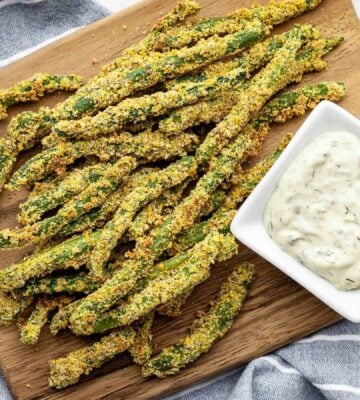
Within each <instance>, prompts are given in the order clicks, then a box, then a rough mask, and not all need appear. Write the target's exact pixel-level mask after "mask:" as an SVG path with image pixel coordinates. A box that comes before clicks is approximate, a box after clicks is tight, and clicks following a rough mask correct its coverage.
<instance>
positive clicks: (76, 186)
mask: <svg viewBox="0 0 360 400" xmlns="http://www.w3.org/2000/svg"><path fill="white" fill-rule="evenodd" d="M107 167H108V166H107V164H98V165H90V166H88V167H85V168H79V169H76V170H74V171H72V172H70V173H69V174H68V175H67V176H66V177H65V178H64V180H62V181H60V182H59V184H58V185H56V186H55V187H54V188H52V189H50V190H47V191H44V192H43V193H41V194H39V195H38V196H32V197H31V198H29V199H28V200H27V201H26V202H25V203H23V204H21V205H20V214H19V216H18V218H17V219H18V222H19V223H21V224H23V225H28V224H33V223H34V222H36V221H38V220H39V219H40V218H41V216H42V215H43V214H44V213H46V212H47V211H49V210H52V209H54V208H56V207H57V206H59V205H62V204H64V203H65V202H66V201H67V200H70V199H71V198H72V197H74V196H75V195H77V194H78V193H80V192H81V191H82V190H84V188H85V187H87V186H89V185H90V184H91V183H94V182H96V181H98V180H99V179H100V178H101V177H102V176H103V174H104V173H105V171H106V169H107Z"/></svg>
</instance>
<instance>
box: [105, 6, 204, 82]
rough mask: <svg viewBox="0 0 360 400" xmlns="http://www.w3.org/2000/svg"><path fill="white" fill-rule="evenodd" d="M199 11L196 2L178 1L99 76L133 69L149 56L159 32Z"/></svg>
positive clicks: (106, 66)
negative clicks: (142, 37) (139, 39)
mask: <svg viewBox="0 0 360 400" xmlns="http://www.w3.org/2000/svg"><path fill="white" fill-rule="evenodd" d="M199 10H200V6H199V4H198V3H197V2H196V1H192V0H181V1H179V3H178V4H177V5H176V6H175V7H174V8H173V9H172V10H170V11H169V12H168V13H167V14H166V15H165V16H164V17H163V18H160V19H159V20H158V21H157V22H156V24H155V25H154V26H153V28H152V29H151V31H150V33H149V34H148V35H147V36H146V37H145V38H144V39H142V40H141V41H140V42H139V43H137V44H135V45H134V46H131V47H129V48H127V49H125V50H124V52H123V54H122V55H121V56H120V57H119V58H117V59H116V60H115V61H114V62H112V63H110V64H107V65H105V66H104V67H102V68H101V73H100V75H106V74H108V73H109V72H111V71H114V70H115V69H117V70H119V69H123V70H125V68H134V67H135V66H139V65H141V63H142V62H143V60H144V57H145V56H151V52H152V51H153V47H154V44H155V43H156V41H157V37H158V35H159V33H160V32H166V31H167V30H168V29H169V28H171V27H173V26H176V25H178V24H181V23H182V22H183V21H185V19H186V18H187V17H189V16H191V15H194V14H196V13H197V12H198V11H199Z"/></svg>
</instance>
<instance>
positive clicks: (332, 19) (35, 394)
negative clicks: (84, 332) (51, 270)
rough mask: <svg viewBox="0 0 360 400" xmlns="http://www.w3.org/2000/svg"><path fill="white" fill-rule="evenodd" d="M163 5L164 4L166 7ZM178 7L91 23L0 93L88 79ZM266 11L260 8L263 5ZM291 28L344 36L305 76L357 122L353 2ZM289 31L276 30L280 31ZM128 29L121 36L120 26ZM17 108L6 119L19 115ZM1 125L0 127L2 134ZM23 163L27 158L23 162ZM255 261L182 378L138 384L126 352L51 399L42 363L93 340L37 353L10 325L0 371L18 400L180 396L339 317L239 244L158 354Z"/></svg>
mask: <svg viewBox="0 0 360 400" xmlns="http://www.w3.org/2000/svg"><path fill="white" fill-rule="evenodd" d="M165 3H166V4H165ZM174 3H175V1H173V0H171V1H166V2H164V1H162V0H148V1H146V2H144V3H141V4H139V5H137V6H135V7H134V8H131V9H128V10H126V11H124V12H122V13H120V14H117V15H114V16H111V17H109V18H107V19H104V20H102V21H100V22H97V23H95V24H93V25H91V26H89V27H87V28H85V29H82V30H81V31H78V32H76V33H74V34H72V35H70V36H68V37H66V38H64V39H61V40H60V41H58V42H56V43H54V44H51V45H50V46H48V47H46V48H44V49H42V50H40V51H38V52H37V53H35V54H32V55H30V56H28V57H26V58H25V59H23V60H21V61H19V62H17V63H15V64H12V65H11V66H9V67H7V68H4V69H2V70H0V87H6V86H8V85H10V84H13V83H15V82H17V81H18V80H21V79H24V78H27V77H29V76H30V75H32V74H33V73H35V72H39V71H43V72H50V73H51V72H52V73H70V72H75V73H78V74H80V75H82V76H84V77H85V78H89V77H91V76H92V75H94V74H95V73H96V71H97V70H98V68H99V66H100V65H101V64H105V63H107V62H109V61H110V60H112V59H113V58H114V57H115V56H118V55H119V54H120V53H121V50H122V49H123V48H124V47H127V46H129V45H130V44H132V43H134V42H135V41H137V40H139V39H140V38H141V37H143V35H144V31H146V30H148V29H149V26H150V25H151V24H153V23H154V21H155V20H156V19H157V18H158V17H159V16H160V15H161V14H164V13H165V12H166V11H167V10H168V9H170V7H172V6H173V5H174ZM253 3H254V1H251V0H242V1H240V2H239V1H238V0H225V1H222V2H219V1H218V0H201V4H202V6H203V11H202V14H203V15H207V16H211V15H219V14H225V13H227V12H229V11H232V10H234V9H235V8H236V7H239V6H250V5H252V4H253ZM260 3H266V0H262V1H260ZM296 22H309V23H314V24H317V25H318V26H319V27H320V28H321V30H322V32H323V33H324V34H326V35H343V36H344V37H345V38H346V41H345V43H344V44H343V45H342V46H341V47H340V48H339V49H337V50H336V51H334V52H333V53H332V54H331V55H330V56H328V58H327V59H328V61H329V65H330V66H329V69H328V70H327V71H324V72H322V73H321V74H317V75H311V76H308V77H306V78H305V81H306V82H307V83H309V82H313V81H320V80H330V79H336V80H341V81H344V82H346V84H347V85H348V88H349V93H348V95H347V97H346V98H345V99H344V100H343V101H342V103H341V104H342V105H343V106H344V107H345V108H346V109H348V110H349V111H351V112H353V113H354V114H355V115H357V116H360V94H359V93H360V68H359V65H360V26H359V21H358V20H357V18H356V16H355V13H354V10H353V8H352V4H351V1H350V0H341V1H335V0H324V2H323V4H322V5H321V6H320V7H319V8H317V9H316V10H315V11H313V12H311V13H308V14H306V15H304V16H302V17H301V18H298V19H297V20H296ZM292 24H293V21H291V22H290V23H288V24H285V25H283V26H281V28H280V29H281V30H284V29H287V28H289V27H290V26H291V25H292ZM124 25H126V26H127V28H126V29H124V28H123V26H124ZM62 98H63V95H54V96H51V97H47V98H46V99H45V100H43V101H42V102H41V103H40V104H39V103H38V104H37V105H30V106H27V109H31V110H34V109H36V108H37V107H38V106H39V105H44V104H47V105H51V104H54V103H55V102H57V101H59V100H61V99H62ZM24 108H25V107H22V108H20V107H19V108H15V109H14V110H13V111H12V112H11V115H14V114H15V113H16V112H19V111H21V110H23V109H24ZM302 122H303V118H301V119H297V120H294V121H292V122H290V123H289V124H287V125H286V126H277V127H274V129H273V132H272V134H271V136H270V137H269V138H268V140H267V141H266V144H265V146H264V150H263V152H262V154H261V155H260V156H264V155H265V154H268V153H269V152H270V151H271V150H272V149H274V148H275V147H276V144H277V142H278V139H279V137H280V136H281V135H283V134H285V133H287V132H294V131H296V129H297V128H298V127H299V126H300V124H301V123H302ZM5 129H6V122H3V123H1V124H0V131H1V132H3V133H4V132H5ZM28 156H29V155H25V156H24V157H23V159H24V158H26V157H28ZM25 196H26V192H25V191H23V192H20V193H16V194H9V193H7V192H3V193H1V195H0V228H4V227H8V226H14V225H15V216H16V213H17V209H18V204H19V202H20V201H22V200H23V199H24V197H25ZM23 254H24V251H12V252H6V251H4V252H2V253H1V261H0V262H1V265H2V266H5V265H7V264H8V263H10V262H12V261H15V260H19V259H20V258H21V256H22V255H23ZM244 260H248V261H253V262H254V263H255V264H256V266H257V280H256V283H255V284H254V286H253V288H252V290H251V293H250V296H249V299H248V301H247V302H246V305H245V307H244V310H243V312H242V313H241V315H240V316H239V318H238V319H237V321H236V323H235V324H234V326H233V328H232V329H231V331H230V332H229V334H228V335H226V337H225V338H224V339H223V340H221V341H220V342H218V343H217V344H216V345H215V346H214V347H213V348H212V350H211V351H210V352H209V353H208V354H206V355H204V356H203V357H201V358H200V359H199V360H198V361H197V362H195V363H194V364H193V365H191V366H190V367H188V368H186V369H185V370H184V371H182V372H181V373H180V374H178V375H176V376H174V377H171V378H167V379H165V380H159V379H156V378H150V379H144V378H142V377H141V375H140V370H139V368H138V367H137V366H135V365H133V364H131V362H130V358H129V356H128V355H127V354H124V355H120V356H119V357H118V358H117V359H115V360H113V361H111V362H109V363H108V364H106V366H104V367H103V368H101V369H99V370H98V371H96V372H95V373H94V374H92V375H91V376H90V377H87V378H85V379H83V380H82V381H81V383H80V384H79V385H77V386H74V387H71V388H68V389H66V390H63V391H60V392H59V391H55V390H52V389H49V388H48V385H47V374H48V369H47V362H48V359H49V358H52V357H59V356H62V355H64V354H66V353H67V352H69V351H70V350H73V349H75V348H78V347H79V346H83V345H85V344H86V343H89V341H90V340H89V339H78V338H74V337H73V336H71V335H70V334H68V333H63V334H61V335H59V336H58V337H56V338H53V337H51V336H50V334H49V333H48V332H47V331H46V332H44V334H43V335H42V337H41V341H40V343H39V344H38V345H36V346H34V347H27V346H25V345H22V344H20V343H19V340H18V332H17V329H16V327H14V326H11V327H6V328H1V329H0V365H1V369H2V371H3V373H4V375H5V378H6V380H7V382H8V384H9V387H10V389H11V391H12V393H13V395H14V397H15V398H16V399H19V400H29V399H42V400H44V399H54V400H55V399H67V400H71V399H74V400H75V399H76V400H89V399H91V400H96V399H117V400H121V399H132V400H140V399H155V398H157V397H160V396H163V395H165V394H168V393H171V392H175V391H178V390H180V389H184V388H185V387H188V386H190V385H193V384H195V383H199V382H201V381H205V380H207V379H209V378H211V377H214V376H215V375H218V374H221V373H224V372H226V371H229V370H230V369H232V368H234V367H236V366H238V365H240V364H242V363H245V362H247V361H249V360H251V359H253V358H255V357H258V356H261V355H263V354H265V353H268V352H270V351H272V350H274V349H276V348H279V347H280V346H283V345H285V344H287V343H290V342H292V341H294V340H296V339H299V338H301V337H303V336H306V335H308V334H310V333H312V332H314V331H316V330H318V329H320V328H322V327H324V326H327V325H330V324H332V323H334V322H336V321H338V320H339V319H340V317H339V316H338V315H337V314H335V313H334V312H333V311H331V310H330V309H329V308H328V307H326V306H325V305H324V304H322V303H321V302H320V301H319V300H317V299H316V298H315V297H313V296H312V295H310V294H309V293H308V292H307V291H306V290H304V289H302V288H301V287H300V286H298V285H297V284H296V283H294V282H293V281H291V280H290V279H289V278H287V277H286V276H285V275H283V274H282V273H281V272H279V271H278V270H277V269H276V268H274V267H273V266H271V265H270V264H268V263H267V262H265V261H264V260H263V259H261V258H260V257H258V256H257V255H255V254H254V253H252V252H251V251H249V250H247V249H246V248H244V247H243V246H240V253H239V256H238V257H236V258H234V259H233V260H231V261H229V262H227V263H225V264H221V265H218V266H216V267H214V270H213V271H214V273H213V275H212V277H211V279H210V280H209V281H207V282H206V283H204V284H203V285H201V286H199V287H198V288H197V289H196V291H195V293H194V294H193V296H192V297H191V299H190V301H189V303H188V304H187V305H186V307H185V308H184V313H183V316H182V317H181V318H178V319H176V320H170V319H164V318H163V319H160V320H158V321H157V322H156V324H155V327H154V329H153V334H154V342H155V350H158V349H160V348H161V347H162V346H164V345H169V344H172V343H174V342H175V341H176V340H177V339H178V338H179V337H180V336H181V335H182V334H184V332H185V331H186V327H187V326H188V325H189V323H190V322H191V320H192V319H193V317H194V312H195V311H196V310H198V309H204V308H205V306H206V304H207V302H208V299H209V298H212V297H213V296H214V295H215V293H216V291H217V289H218V287H219V285H220V283H221V281H222V279H223V278H224V277H225V276H226V275H227V274H228V273H229V271H230V270H231V269H232V267H233V266H234V265H235V264H237V263H238V262H240V261H244Z"/></svg>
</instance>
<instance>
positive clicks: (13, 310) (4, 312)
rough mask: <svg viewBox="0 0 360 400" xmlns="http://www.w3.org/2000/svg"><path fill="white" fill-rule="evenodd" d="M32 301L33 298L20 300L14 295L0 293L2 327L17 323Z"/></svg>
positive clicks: (0, 321)
mask: <svg viewBox="0 0 360 400" xmlns="http://www.w3.org/2000/svg"><path fill="white" fill-rule="evenodd" d="M32 301H33V297H32V296H29V297H21V298H19V299H18V298H16V297H15V296H14V295H13V294H12V293H4V292H3V291H0V325H8V324H9V323H11V322H13V321H15V320H16V319H17V318H18V317H19V316H20V315H21V313H22V312H23V311H24V310H25V308H26V307H28V306H29V305H30V304H31V303H32Z"/></svg>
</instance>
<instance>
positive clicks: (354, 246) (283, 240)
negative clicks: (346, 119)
mask: <svg viewBox="0 0 360 400" xmlns="http://www.w3.org/2000/svg"><path fill="white" fill-rule="evenodd" d="M264 221H265V226H266V229H267V231H268V233H269V235H270V236H271V237H272V239H273V240H274V241H275V242H276V243H277V244H278V245H279V246H280V247H281V248H282V249H283V250H285V251H286V252H287V253H288V254H290V255H292V256H293V257H295V258H296V259H297V260H299V261H300V262H301V263H302V264H304V265H305V266H306V267H308V268H310V269H312V270H313V271H314V272H316V273H317V274H318V275H320V276H322V277H323V278H325V279H327V280H329V281H330V282H331V283H333V284H334V285H335V286H336V287H338V288H340V289H346V290H349V289H354V288H359V287H360V140H359V139H358V138H357V137H356V136H355V135H353V134H351V133H348V132H328V133H324V134H322V135H320V136H318V137H317V138H316V139H315V140H314V141H313V142H312V143H310V144H309V145H308V146H307V147H306V148H305V149H304V150H303V151H302V152H301V153H300V154H299V156H298V157H297V158H296V159H295V161H294V162H293V163H292V164H291V165H290V167H289V168H288V169H287V170H286V172H285V173H284V175H283V176H282V178H281V180H280V182H279V184H278V186H277V188H276V190H275V192H274V194H273V195H272V197H271V199H270V201H269V203H268V205H267V207H266V210H265V215H264Z"/></svg>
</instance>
